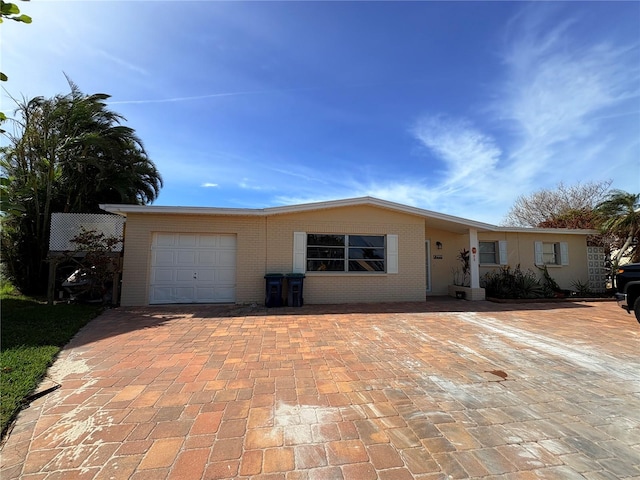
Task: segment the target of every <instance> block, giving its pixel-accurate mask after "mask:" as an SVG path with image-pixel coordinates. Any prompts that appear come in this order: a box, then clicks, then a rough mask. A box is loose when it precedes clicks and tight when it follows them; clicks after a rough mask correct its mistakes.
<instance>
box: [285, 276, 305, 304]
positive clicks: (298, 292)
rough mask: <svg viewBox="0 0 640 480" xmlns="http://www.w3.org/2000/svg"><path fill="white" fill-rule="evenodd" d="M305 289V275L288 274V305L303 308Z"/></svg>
mask: <svg viewBox="0 0 640 480" xmlns="http://www.w3.org/2000/svg"><path fill="white" fill-rule="evenodd" d="M303 288H304V273H288V274H287V305H288V306H290V307H301V306H302V304H303V303H304V299H303V296H302V292H303Z"/></svg>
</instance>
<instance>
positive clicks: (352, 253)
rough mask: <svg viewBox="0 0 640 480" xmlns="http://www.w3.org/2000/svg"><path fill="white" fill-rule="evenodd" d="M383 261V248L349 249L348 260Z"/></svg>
mask: <svg viewBox="0 0 640 480" xmlns="http://www.w3.org/2000/svg"><path fill="white" fill-rule="evenodd" d="M361 258H362V259H365V260H384V248H349V260H358V259H361Z"/></svg>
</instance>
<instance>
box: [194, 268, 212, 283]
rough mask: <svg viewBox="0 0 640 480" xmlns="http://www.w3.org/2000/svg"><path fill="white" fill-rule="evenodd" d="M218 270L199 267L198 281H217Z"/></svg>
mask: <svg viewBox="0 0 640 480" xmlns="http://www.w3.org/2000/svg"><path fill="white" fill-rule="evenodd" d="M215 281H216V271H215V270H213V269H202V268H199V269H198V283H211V284H213V283H215Z"/></svg>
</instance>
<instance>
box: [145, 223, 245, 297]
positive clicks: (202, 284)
mask: <svg viewBox="0 0 640 480" xmlns="http://www.w3.org/2000/svg"><path fill="white" fill-rule="evenodd" d="M235 298H236V236H235V235H212V234H195V233H156V234H154V237H153V243H152V246H151V281H150V286H149V303H151V304H163V303H226V302H234V301H235Z"/></svg>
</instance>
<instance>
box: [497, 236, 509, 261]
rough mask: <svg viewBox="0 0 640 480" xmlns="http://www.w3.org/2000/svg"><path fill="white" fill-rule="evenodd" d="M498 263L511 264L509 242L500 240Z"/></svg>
mask: <svg viewBox="0 0 640 480" xmlns="http://www.w3.org/2000/svg"><path fill="white" fill-rule="evenodd" d="M498 263H499V264H500V265H507V264H508V263H509V253H508V252H507V241H506V240H500V241H499V242H498Z"/></svg>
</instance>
